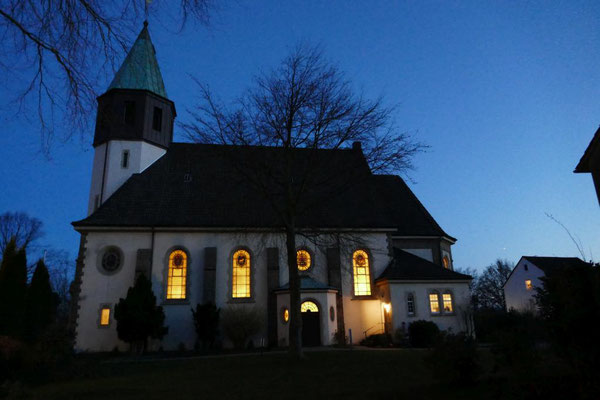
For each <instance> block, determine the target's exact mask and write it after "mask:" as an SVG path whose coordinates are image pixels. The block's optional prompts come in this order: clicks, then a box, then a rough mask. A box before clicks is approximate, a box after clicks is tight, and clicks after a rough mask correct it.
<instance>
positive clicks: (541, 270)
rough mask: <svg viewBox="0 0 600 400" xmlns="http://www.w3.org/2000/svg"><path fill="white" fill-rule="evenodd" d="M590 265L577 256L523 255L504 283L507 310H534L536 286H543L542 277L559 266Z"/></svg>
mask: <svg viewBox="0 0 600 400" xmlns="http://www.w3.org/2000/svg"><path fill="white" fill-rule="evenodd" d="M586 265H589V264H588V263H586V262H585V261H582V260H581V259H579V258H577V257H532V256H523V257H521V259H520V260H519V262H518V263H517V265H516V266H515V268H514V269H513V270H512V272H511V273H510V275H509V276H508V279H507V280H506V282H505V283H504V297H505V300H506V309H507V310H511V309H514V310H517V311H534V310H535V309H536V302H535V297H534V296H535V294H536V290H535V289H536V288H539V287H542V281H541V280H540V278H542V277H544V276H545V275H546V274H548V273H550V272H551V271H553V270H555V269H558V268H574V267H580V266H586Z"/></svg>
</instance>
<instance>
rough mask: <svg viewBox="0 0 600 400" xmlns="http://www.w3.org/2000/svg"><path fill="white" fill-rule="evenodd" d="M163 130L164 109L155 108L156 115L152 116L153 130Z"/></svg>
mask: <svg viewBox="0 0 600 400" xmlns="http://www.w3.org/2000/svg"><path fill="white" fill-rule="evenodd" d="M161 128H162V108H160V107H154V113H153V114H152V129H154V130H155V131H159V132H160V130H161Z"/></svg>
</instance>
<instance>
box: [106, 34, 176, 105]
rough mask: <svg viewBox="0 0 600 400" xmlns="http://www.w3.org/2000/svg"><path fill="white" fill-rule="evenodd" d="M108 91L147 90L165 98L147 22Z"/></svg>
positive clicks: (163, 85)
mask: <svg viewBox="0 0 600 400" xmlns="http://www.w3.org/2000/svg"><path fill="white" fill-rule="evenodd" d="M110 89H140V90H148V91H150V92H152V93H154V94H157V95H159V96H162V97H164V98H167V91H166V90H165V84H164V82H163V79H162V75H161V73H160V68H159V67H158V62H157V61H156V51H155V50H154V45H153V44H152V40H151V39H150V33H148V22H144V28H142V31H141V32H140V34H139V35H138V37H137V39H136V41H135V43H134V44H133V46H131V50H129V54H127V57H125V61H123V64H122V65H121V68H119V71H118V72H117V74H116V75H115V77H114V79H113V80H112V82H111V83H110V85H109V86H108V90H110Z"/></svg>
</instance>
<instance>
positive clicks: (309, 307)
mask: <svg viewBox="0 0 600 400" xmlns="http://www.w3.org/2000/svg"><path fill="white" fill-rule="evenodd" d="M300 311H301V312H319V307H317V305H316V304H315V303H313V302H312V301H305V302H304V303H302V305H301V306H300Z"/></svg>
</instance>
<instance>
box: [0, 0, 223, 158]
mask: <svg viewBox="0 0 600 400" xmlns="http://www.w3.org/2000/svg"><path fill="white" fill-rule="evenodd" d="M216 5H217V2H215V1H214V0H180V1H179V3H178V4H177V5H176V6H174V4H173V2H171V1H166V0H162V1H161V0H155V1H153V2H148V1H137V0H136V1H127V0H85V1H84V0H75V1H22V0H3V1H1V2H0V35H1V37H2V40H1V41H0V70H1V71H2V73H3V74H4V75H5V76H8V77H9V78H8V79H6V81H7V82H10V83H11V85H14V86H11V89H13V90H14V89H15V86H16V87H17V91H18V93H17V94H16V96H15V100H16V101H17V102H18V103H19V109H22V107H23V106H24V103H25V102H24V101H25V100H26V99H29V98H31V100H32V101H33V102H34V103H35V104H36V108H37V115H38V118H39V121H40V125H41V134H42V145H43V149H44V150H46V151H47V150H48V146H49V143H50V142H49V141H50V140H51V139H52V137H53V135H54V129H53V128H54V121H53V116H54V114H55V110H60V111H62V113H63V114H64V116H65V122H67V123H68V124H67V126H71V127H72V128H73V129H71V130H65V129H64V127H65V125H64V124H62V125H61V129H62V131H64V132H65V135H66V137H69V136H70V135H71V134H72V132H73V131H75V130H79V131H83V130H82V129H81V128H83V127H85V126H87V118H88V116H89V115H93V112H92V111H93V110H94V109H95V108H96V97H97V95H98V93H97V89H98V88H97V87H96V82H98V81H103V80H101V79H100V80H99V79H98V77H99V76H102V75H107V74H110V73H112V72H114V69H115V67H118V64H117V63H118V61H119V60H120V59H121V58H122V57H121V55H122V54H123V53H124V52H125V51H126V50H127V47H128V45H129V44H130V43H131V40H130V39H131V37H132V36H133V35H135V34H136V33H137V31H138V30H139V25H140V23H141V19H142V18H144V17H145V18H152V19H157V20H158V21H164V22H165V24H168V25H169V26H173V25H176V26H175V28H177V25H179V28H183V26H184V25H185V24H186V23H189V22H194V21H195V22H199V23H201V24H208V22H209V20H210V16H211V13H212V12H213V11H214V10H215V8H216ZM145 13H146V14H149V15H147V16H145Z"/></svg>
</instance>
